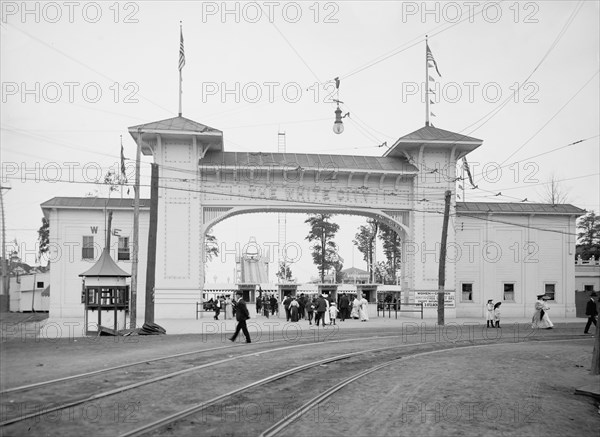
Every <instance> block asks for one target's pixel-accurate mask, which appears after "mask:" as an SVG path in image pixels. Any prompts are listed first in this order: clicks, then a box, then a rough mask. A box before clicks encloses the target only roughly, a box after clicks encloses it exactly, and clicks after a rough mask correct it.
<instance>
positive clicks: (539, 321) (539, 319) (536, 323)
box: [531, 294, 554, 329]
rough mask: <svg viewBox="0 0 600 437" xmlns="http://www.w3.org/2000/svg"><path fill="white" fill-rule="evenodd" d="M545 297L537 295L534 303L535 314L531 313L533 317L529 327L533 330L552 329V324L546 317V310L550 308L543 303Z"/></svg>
mask: <svg viewBox="0 0 600 437" xmlns="http://www.w3.org/2000/svg"><path fill="white" fill-rule="evenodd" d="M545 297H546V295H544V294H540V295H538V297H537V298H538V300H537V302H536V303H535V312H534V313H533V317H532V319H531V327H532V328H533V329H536V328H538V329H552V328H553V326H554V324H553V323H552V322H551V321H550V318H549V317H548V310H549V309H550V307H549V306H548V304H547V303H546V302H545V301H544V298H545Z"/></svg>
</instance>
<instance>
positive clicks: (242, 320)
mask: <svg viewBox="0 0 600 437" xmlns="http://www.w3.org/2000/svg"><path fill="white" fill-rule="evenodd" d="M237 296H238V301H237V303H236V305H235V318H236V320H237V326H236V327H235V333H234V334H233V337H231V338H230V339H229V340H231V341H235V339H236V338H237V336H238V334H239V333H240V330H241V331H242V332H243V333H244V337H246V343H252V341H251V340H250V333H249V332H248V327H247V326H246V320H248V319H249V318H250V313H249V312H248V307H247V306H246V302H245V301H244V298H243V296H244V294H243V293H242V292H241V291H238V292H237Z"/></svg>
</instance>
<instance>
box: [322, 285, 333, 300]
mask: <svg viewBox="0 0 600 437" xmlns="http://www.w3.org/2000/svg"><path fill="white" fill-rule="evenodd" d="M319 294H324V295H326V296H327V299H329V302H337V285H336V284H319Z"/></svg>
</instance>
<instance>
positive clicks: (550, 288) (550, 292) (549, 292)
mask: <svg viewBox="0 0 600 437" xmlns="http://www.w3.org/2000/svg"><path fill="white" fill-rule="evenodd" d="M555 287H556V284H545V285H544V288H545V290H544V291H545V293H546V296H548V300H554V291H555Z"/></svg>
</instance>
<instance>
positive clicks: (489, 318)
mask: <svg viewBox="0 0 600 437" xmlns="http://www.w3.org/2000/svg"><path fill="white" fill-rule="evenodd" d="M485 308H486V310H487V312H486V315H485V317H486V318H485V320H486V322H487V327H488V328H493V327H494V300H493V299H489V300H488V301H487V304H486V306H485ZM490 325H491V326H490Z"/></svg>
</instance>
